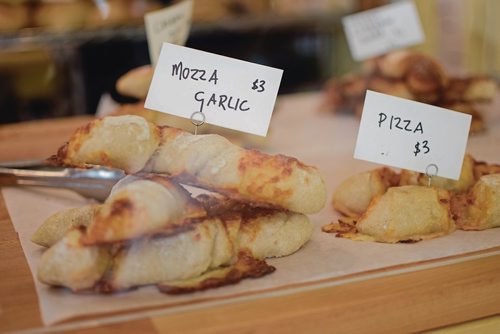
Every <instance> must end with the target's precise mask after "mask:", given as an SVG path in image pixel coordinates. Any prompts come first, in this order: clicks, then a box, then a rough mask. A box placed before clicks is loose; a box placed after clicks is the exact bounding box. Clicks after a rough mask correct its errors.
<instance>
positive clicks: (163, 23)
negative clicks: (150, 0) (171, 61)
mask: <svg viewBox="0 0 500 334" xmlns="http://www.w3.org/2000/svg"><path fill="white" fill-rule="evenodd" d="M192 12H193V1H192V0H186V1H183V2H180V3H178V4H175V5H172V6H169V7H167V8H164V9H161V10H157V11H154V12H152V13H149V14H146V15H145V16H144V24H145V26H146V36H147V39H148V46H149V57H150V59H151V63H152V64H153V66H154V65H156V63H157V61H158V56H159V55H160V50H161V46H162V45H163V43H164V42H167V43H173V44H177V45H184V44H186V41H187V39H188V36H189V30H190V27H191V16H192Z"/></svg>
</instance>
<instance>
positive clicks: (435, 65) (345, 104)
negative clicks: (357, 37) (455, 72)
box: [323, 50, 497, 133]
mask: <svg viewBox="0 0 500 334" xmlns="http://www.w3.org/2000/svg"><path fill="white" fill-rule="evenodd" d="M353 88H354V89H353ZM367 89H369V90H373V91H376V92H380V93H384V94H388V95H393V96H397V97H401V98H405V99H410V100H414V101H418V102H422V103H427V104H432V105H435V106H438V107H443V108H447V109H450V110H454V111H457V112H462V113H467V114H470V115H472V125H471V127H470V132H471V133H476V132H479V131H482V130H484V128H485V125H484V121H483V118H482V115H481V113H480V112H479V111H478V109H477V108H476V104H478V103H483V104H484V103H487V102H491V101H492V100H493V97H494V96H495V94H496V91H497V84H496V82H495V81H494V80H493V79H492V78H489V77H486V76H469V77H450V76H449V75H448V74H447V73H446V71H445V70H444V69H443V67H442V66H441V64H440V63H439V62H438V61H436V60H435V59H433V58H432V57H430V56H427V55H425V54H422V53H418V52H414V51H409V50H399V51H394V52H390V53H387V54H385V55H383V56H380V57H376V58H373V59H370V60H368V61H366V62H365V64H364V70H363V72H362V73H356V74H352V73H349V74H347V75H345V76H343V77H340V78H335V79H331V80H329V81H328V82H327V83H326V85H325V88H324V101H323V107H324V109H326V108H330V109H333V110H334V111H346V110H347V111H350V112H352V113H354V114H356V115H357V116H358V117H360V116H361V111H362V105H363V101H364V97H365V94H366V90H367Z"/></svg>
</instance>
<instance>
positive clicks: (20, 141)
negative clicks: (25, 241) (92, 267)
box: [0, 117, 500, 333]
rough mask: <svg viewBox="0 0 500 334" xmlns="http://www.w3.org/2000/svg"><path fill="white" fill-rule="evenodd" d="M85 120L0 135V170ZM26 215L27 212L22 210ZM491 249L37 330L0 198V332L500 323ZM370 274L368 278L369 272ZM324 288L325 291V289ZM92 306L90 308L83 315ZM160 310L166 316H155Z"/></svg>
mask: <svg viewBox="0 0 500 334" xmlns="http://www.w3.org/2000/svg"><path fill="white" fill-rule="evenodd" d="M88 120H89V117H77V118H72V119H60V120H52V121H42V122H33V123H23V124H15V125H8V126H0V161H9V160H24V159H40V158H45V157H47V156H49V155H50V154H53V153H54V152H55V150H56V149H57V148H58V147H59V146H60V145H61V143H62V141H63V140H64V139H65V138H68V137H69V135H70V134H71V133H72V132H73V130H74V129H75V128H76V127H77V126H79V125H82V124H84V123H86V122H87V121H88ZM27 209H28V208H27ZM499 250H500V248H499V249H492V250H489V251H484V252H480V253H478V254H477V255H480V256H476V258H472V259H471V258H469V259H465V258H464V260H463V261H461V260H460V259H458V260H459V261H455V262H456V263H450V264H445V265H438V266H435V267H431V268H427V269H421V270H420V269H419V270H416V271H411V270H412V269H411V268H409V269H410V272H404V270H403V272H401V271H400V272H399V273H396V272H394V274H391V272H390V271H387V270H386V274H387V275H386V276H382V277H378V278H369V279H363V275H359V278H360V280H359V281H356V282H352V283H346V284H340V285H339V284H336V281H335V280H332V281H331V282H329V281H323V282H318V283H321V284H317V285H315V284H308V285H304V286H303V287H301V289H297V290H293V291H291V292H290V293H288V292H287V293H283V294H280V293H277V294H276V295H275V296H272V297H266V298H255V299H253V300H247V301H244V302H230V303H228V304H224V305H219V306H212V307H203V308H199V309H196V310H190V311H187V312H177V313H172V314H167V313H168V309H165V310H163V309H155V310H154V312H151V313H150V314H147V313H144V314H142V313H141V314H142V315H137V313H130V314H129V315H127V314H125V315H123V314H121V315H119V316H114V317H113V316H109V317H100V318H98V319H96V321H88V320H89V319H85V320H83V321H82V322H79V321H77V320H75V321H69V322H65V323H62V324H59V325H56V326H54V327H51V328H44V327H43V324H42V322H41V319H40V313H39V312H40V311H39V308H38V302H37V296H36V293H35V289H34V284H33V280H32V277H31V274H30V272H29V269H28V266H27V264H26V260H25V258H24V254H23V252H22V249H21V246H20V243H19V240H18V238H17V235H16V232H15V231H14V228H13V226H12V223H11V221H10V218H9V216H8V213H7V210H6V207H5V204H4V201H3V198H1V197H0V254H1V255H2V260H1V261H0V272H1V275H0V332H6V331H17V330H27V331H29V332H32V331H33V330H35V329H37V330H38V331H41V332H44V331H45V332H54V331H63V332H68V333H69V332H71V333H112V332H116V333H123V332H133V333H139V332H140V333H186V332H193V333H197V332H204V333H235V332H245V333H248V332H265V333H269V332H276V333H298V332H308V333H323V332H324V333H331V332H335V333H342V332H351V333H352V332H370V333H378V332H380V333H387V332H416V331H424V330H428V329H432V328H438V327H443V326H447V325H451V324H457V323H462V322H465V321H468V320H472V319H479V318H483V317H487V316H491V315H494V314H500V279H499V278H500V255H498V251H499ZM398 269H399V270H401V268H398ZM372 274H373V273H372ZM330 283H331V284H330ZM89 307H90V306H89ZM163 311H165V312H163Z"/></svg>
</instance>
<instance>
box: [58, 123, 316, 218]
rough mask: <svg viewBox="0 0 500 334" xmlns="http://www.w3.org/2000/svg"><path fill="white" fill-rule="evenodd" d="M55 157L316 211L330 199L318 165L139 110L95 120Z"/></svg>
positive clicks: (63, 160) (258, 200)
mask: <svg viewBox="0 0 500 334" xmlns="http://www.w3.org/2000/svg"><path fill="white" fill-rule="evenodd" d="M54 160H55V161H57V162H58V163H60V164H64V165H72V166H88V165H89V164H93V165H104V166H109V167H115V168H121V169H123V170H125V171H126V172H127V173H136V172H138V171H144V172H149V173H161V174H168V175H169V176H170V177H172V178H174V179H175V180H176V181H177V182H180V183H185V184H190V185H194V186H197V187H201V188H204V189H208V190H211V191H216V192H218V193H221V194H224V195H227V196H230V197H232V198H235V199H239V200H242V201H247V202H256V203H261V204H262V205H263V206H272V207H277V208H282V209H288V210H291V211H295V212H300V213H307V214H308V213H315V212H318V211H319V210H320V209H321V208H322V207H323V206H324V203H325V201H326V189H325V185H324V182H323V180H322V178H321V176H320V174H319V172H318V170H317V169H316V168H314V167H311V166H307V165H305V164H303V163H302V162H300V161H298V160H297V159H295V158H291V157H287V156H284V155H269V154H265V153H262V152H260V151H257V150H245V149H243V148H241V147H239V146H236V145H234V144H232V143H231V142H229V141H228V140H227V139H225V138H224V137H222V136H219V135H192V134H190V133H188V132H185V131H183V130H180V129H177V128H170V127H157V126H155V125H154V124H151V123H149V122H147V121H146V120H144V119H143V118H141V117H138V116H118V117H106V118H104V119H101V120H95V121H92V122H91V123H90V124H88V125H86V126H84V127H83V128H80V129H78V130H77V131H76V133H75V134H74V135H73V136H72V137H71V139H70V140H69V142H68V143H67V144H66V145H64V146H63V147H62V148H61V149H59V151H58V154H57V157H55V158H54Z"/></svg>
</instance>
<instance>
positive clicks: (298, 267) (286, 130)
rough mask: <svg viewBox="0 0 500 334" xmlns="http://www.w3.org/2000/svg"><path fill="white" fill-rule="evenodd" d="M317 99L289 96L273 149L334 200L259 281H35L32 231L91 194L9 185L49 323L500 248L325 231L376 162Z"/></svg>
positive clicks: (497, 134)
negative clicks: (97, 288)
mask: <svg viewBox="0 0 500 334" xmlns="http://www.w3.org/2000/svg"><path fill="white" fill-rule="evenodd" d="M317 102H318V97H317V96H316V95H299V96H295V97H294V98H287V99H282V100H281V101H280V104H279V107H280V110H279V112H278V113H277V115H276V116H275V118H274V119H273V123H275V124H276V123H278V124H281V125H282V126H276V125H274V126H273V131H272V133H271V136H270V147H272V148H273V149H272V151H274V152H279V153H283V154H288V155H292V156H295V157H297V158H299V159H301V160H302V161H304V162H306V163H307V164H311V165H315V166H318V167H319V168H320V170H321V172H322V174H323V176H324V179H325V182H326V184H327V187H328V203H327V205H326V207H325V208H324V209H323V210H322V211H321V212H320V213H319V214H316V215H313V216H311V221H312V222H313V223H314V224H315V230H314V233H313V236H312V239H311V240H310V241H309V242H308V243H307V244H306V245H305V246H304V247H303V248H302V249H301V250H299V251H298V252H297V253H295V254H293V255H291V256H288V257H285V258H280V259H270V260H268V262H269V263H270V264H271V265H273V266H275V267H276V269H277V270H276V271H275V272H274V273H273V274H271V275H268V276H265V277H263V278H260V279H247V280H243V281H242V282H240V283H239V284H237V285H233V286H225V287H222V288H218V289H212V290H207V291H204V292H197V293H194V294H188V295H180V296H170V295H165V294H162V293H160V292H158V290H157V289H156V287H143V288H140V289H137V290H134V291H129V292H123V293H118V294H113V295H90V294H87V295H83V294H73V293H71V292H69V291H68V290H65V289H54V288H50V287H48V286H46V285H44V284H41V283H39V282H38V280H37V279H36V268H37V265H38V262H39V260H40V255H41V253H42V250H43V248H42V247H39V246H37V245H35V244H33V243H32V242H31V241H30V237H31V235H32V234H33V233H34V231H35V230H36V228H37V227H38V226H39V225H40V224H41V223H42V222H43V221H44V219H45V218H47V217H48V216H49V215H51V214H52V213H54V212H56V211H58V210H61V209H63V208H69V207H77V206H82V205H84V204H86V203H87V202H88V200H86V199H83V198H81V197H79V196H78V195H76V194H74V193H72V192H69V191H66V190H56V189H41V188H38V189H37V188H3V189H2V191H3V196H4V199H5V202H6V206H7V209H8V211H9V214H10V217H11V219H12V222H13V224H14V227H15V229H16V231H17V233H18V234H19V239H20V241H21V245H22V247H23V251H24V253H25V255H26V258H27V260H28V264H29V267H30V270H31V272H32V274H33V278H34V281H35V287H36V291H37V294H38V299H39V304H40V311H41V315H42V320H43V322H44V324H46V325H51V324H54V323H57V322H60V321H63V320H67V319H70V318H74V317H81V316H87V315H93V314H103V313H108V312H109V313H111V312H118V311H124V310H132V309H140V308H146V307H148V308H149V307H155V306H160V305H161V306H169V307H170V310H175V308H178V309H181V308H182V310H186V308H188V309H189V307H193V308H195V307H199V305H200V303H203V302H205V301H207V300H213V299H227V298H230V297H231V296H236V295H238V296H240V297H241V295H242V294H243V295H245V294H252V297H251V298H255V293H256V292H259V291H266V290H270V289H277V288H280V287H285V286H289V285H294V284H299V283H307V282H316V281H319V280H323V279H331V278H338V277H342V276H345V275H349V274H356V273H363V272H366V271H370V270H374V269H381V268H386V267H392V266H397V265H402V264H409V263H417V262H422V261H428V260H434V259H440V258H446V257H449V256H454V255H460V254H466V253H470V252H474V251H479V250H485V249H489V248H493V247H496V246H500V229H492V230H487V231H481V232H464V231H456V232H454V233H452V234H450V235H448V236H445V237H441V238H437V239H432V240H427V241H422V242H419V243H415V244H395V245H392V244H381V243H373V242H359V241H352V240H348V239H341V238H335V237H334V235H333V234H326V233H323V232H321V230H320V228H321V226H322V225H325V224H327V223H329V222H331V221H332V220H334V219H336V218H337V217H338V215H337V214H336V213H334V212H333V210H332V209H331V207H330V203H329V201H330V199H331V195H332V193H333V190H334V189H335V187H336V186H337V185H338V184H339V183H340V182H341V181H342V180H343V179H344V178H346V177H348V176H350V175H352V174H353V173H356V172H360V171H364V170H368V169H370V168H373V167H374V166H375V165H373V164H369V163H366V162H362V161H356V160H354V159H353V158H352V152H353V149H354V141H355V137H356V133H357V126H358V125H357V124H358V123H357V120H355V119H354V118H353V117H352V116H342V115H340V116H333V115H331V114H320V113H318V112H317V111H316V110H314V107H315V105H316V104H317ZM489 127H490V128H489V130H488V132H487V133H486V134H484V135H480V136H476V137H473V138H471V140H470V141H469V149H468V152H470V153H472V154H473V155H474V157H476V158H479V159H483V160H487V161H488V162H495V163H500V156H499V154H498V146H497V145H498V143H500V122H498V118H497V121H496V122H494V123H490V124H489ZM285 138H286V140H285ZM263 296H264V294H263ZM249 298H250V297H249Z"/></svg>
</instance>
